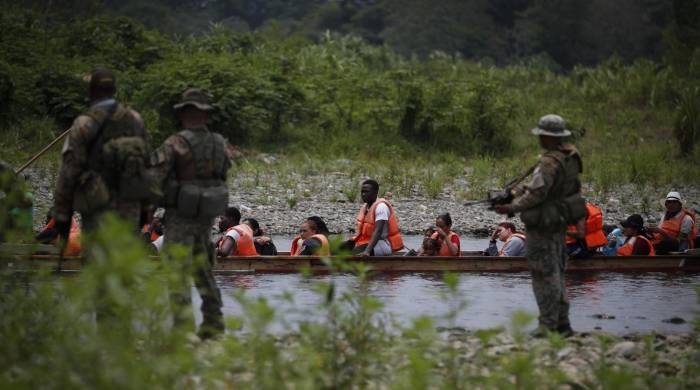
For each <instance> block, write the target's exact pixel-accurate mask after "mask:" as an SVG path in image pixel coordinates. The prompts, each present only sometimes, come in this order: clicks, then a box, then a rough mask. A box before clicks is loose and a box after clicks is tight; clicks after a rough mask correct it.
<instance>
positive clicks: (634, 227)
mask: <svg viewBox="0 0 700 390" xmlns="http://www.w3.org/2000/svg"><path fill="white" fill-rule="evenodd" d="M620 225H622V234H623V235H624V236H625V237H626V239H625V243H624V244H623V245H622V246H621V247H620V248H619V249H618V250H617V255H618V256H633V255H634V256H654V255H655V253H654V246H653V245H652V243H651V240H650V239H649V237H648V233H647V231H646V229H645V228H644V219H643V218H642V216H641V215H639V214H632V215H630V216H629V217H627V219H626V220H624V221H621V222H620Z"/></svg>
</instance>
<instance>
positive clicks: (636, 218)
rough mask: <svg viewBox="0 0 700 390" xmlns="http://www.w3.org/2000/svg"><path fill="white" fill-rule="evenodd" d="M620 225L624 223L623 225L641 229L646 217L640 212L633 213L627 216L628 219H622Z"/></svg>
mask: <svg viewBox="0 0 700 390" xmlns="http://www.w3.org/2000/svg"><path fill="white" fill-rule="evenodd" d="M620 225H622V227H631V228H635V229H641V228H642V227H644V218H642V216H641V215H639V214H632V215H630V216H629V217H627V219H626V220H624V221H620Z"/></svg>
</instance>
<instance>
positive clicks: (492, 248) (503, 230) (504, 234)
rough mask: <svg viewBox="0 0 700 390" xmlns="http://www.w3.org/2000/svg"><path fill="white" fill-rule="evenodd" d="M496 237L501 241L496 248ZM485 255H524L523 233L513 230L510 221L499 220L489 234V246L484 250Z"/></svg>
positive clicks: (513, 227)
mask: <svg viewBox="0 0 700 390" xmlns="http://www.w3.org/2000/svg"><path fill="white" fill-rule="evenodd" d="M496 239H498V240H500V241H502V242H503V247H501V250H500V251H499V250H498V247H497V246H496ZM484 254H485V255H486V256H525V235H524V234H523V233H519V232H517V231H516V230H515V225H513V223H512V222H501V223H499V224H498V226H497V227H496V230H495V231H494V232H493V234H492V235H491V241H489V247H488V248H487V249H486V250H485V251H484Z"/></svg>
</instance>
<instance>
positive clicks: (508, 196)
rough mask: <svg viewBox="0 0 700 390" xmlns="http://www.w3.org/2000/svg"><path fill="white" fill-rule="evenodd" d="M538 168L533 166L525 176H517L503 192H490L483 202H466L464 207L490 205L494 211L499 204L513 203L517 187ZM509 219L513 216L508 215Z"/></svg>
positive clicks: (507, 184)
mask: <svg viewBox="0 0 700 390" xmlns="http://www.w3.org/2000/svg"><path fill="white" fill-rule="evenodd" d="M535 168H537V164H535V165H533V166H532V167H530V169H528V170H527V171H525V172H524V173H523V174H521V175H519V176H516V177H515V178H513V179H512V180H510V181H509V182H508V183H506V185H505V186H504V188H503V190H495V191H489V193H488V196H487V197H486V199H482V200H476V201H471V202H466V203H464V206H466V207H471V206H474V205H478V204H488V205H489V207H488V209H489V210H493V209H494V207H496V205H499V204H509V203H511V202H512V201H513V199H514V198H515V191H514V189H515V186H517V185H518V184H520V183H521V182H522V181H523V180H525V178H526V177H528V176H530V174H531V173H532V172H533V171H534V170H535ZM508 217H513V215H512V214H508Z"/></svg>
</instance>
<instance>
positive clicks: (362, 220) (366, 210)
mask: <svg viewBox="0 0 700 390" xmlns="http://www.w3.org/2000/svg"><path fill="white" fill-rule="evenodd" d="M378 194H379V183H377V182H376V181H375V180H371V179H370V180H365V181H364V182H363V183H362V189H361V191H360V195H361V197H362V201H363V202H364V204H363V205H362V207H361V208H360V212H359V213H358V214H357V218H356V223H355V233H356V234H357V235H356V236H354V237H353V238H352V239H350V240H348V241H347V242H345V243H344V244H343V247H348V248H351V250H352V253H353V254H360V255H362V256H390V255H391V254H392V253H393V252H397V251H400V250H401V249H403V247H404V245H403V239H402V238H401V233H400V232H399V222H398V219H397V218H396V212H395V211H394V207H393V206H392V205H391V203H389V201H388V200H386V199H384V198H377V195H378Z"/></svg>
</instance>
